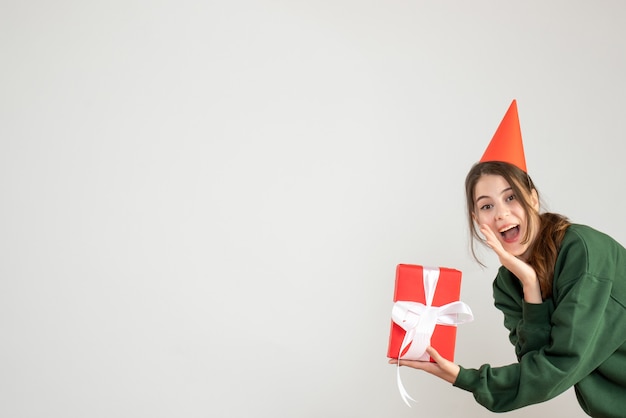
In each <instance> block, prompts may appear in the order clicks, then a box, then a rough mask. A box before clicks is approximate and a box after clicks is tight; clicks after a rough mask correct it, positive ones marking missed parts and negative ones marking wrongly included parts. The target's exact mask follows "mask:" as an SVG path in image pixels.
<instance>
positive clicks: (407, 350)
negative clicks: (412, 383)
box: [387, 264, 474, 406]
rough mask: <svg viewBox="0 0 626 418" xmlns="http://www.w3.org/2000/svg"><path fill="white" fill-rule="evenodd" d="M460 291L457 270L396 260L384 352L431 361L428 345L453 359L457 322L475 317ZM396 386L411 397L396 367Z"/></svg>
mask: <svg viewBox="0 0 626 418" xmlns="http://www.w3.org/2000/svg"><path fill="white" fill-rule="evenodd" d="M460 295H461V272H460V271H459V270H455V269H450V268H444V267H441V268H431V267H423V266H418V265H411V264H399V265H398V266H397V268H396V284H395V293H394V298H393V300H394V305H393V310H392V322H391V331H390V336H389V346H388V351H387V356H388V357H390V358H400V359H407V360H422V361H433V360H432V359H431V358H430V356H429V355H428V353H426V348H427V347H428V346H429V345H430V346H432V347H433V348H434V349H435V350H437V352H439V354H441V356H442V357H444V358H446V359H448V360H450V361H454V349H455V343H456V326H457V325H459V324H463V323H466V322H469V321H472V320H473V319H474V317H473V315H472V311H471V309H470V308H469V306H467V305H466V304H465V303H463V302H460V301H459V298H460ZM398 387H399V389H400V392H401V394H402V398H403V399H404V401H405V402H406V403H407V404H409V403H408V401H407V398H408V399H412V398H411V397H410V396H408V394H407V393H406V391H405V390H404V387H403V386H402V383H401V381H400V374H399V369H398ZM409 406H410V404H409Z"/></svg>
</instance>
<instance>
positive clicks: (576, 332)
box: [454, 245, 625, 412]
mask: <svg viewBox="0 0 626 418" xmlns="http://www.w3.org/2000/svg"><path fill="white" fill-rule="evenodd" d="M585 250H586V249H585V248H584V246H581V245H579V246H572V248H569V249H566V251H565V254H560V256H561V255H563V257H566V261H565V262H564V264H565V267H563V269H562V271H561V273H560V277H559V278H557V277H555V286H558V287H559V289H558V301H557V302H556V303H555V306H556V307H555V309H554V312H553V313H552V315H551V320H550V322H549V332H548V337H547V338H544V344H543V345H541V346H538V344H537V343H533V344H531V345H528V344H526V345H525V343H524V342H523V341H522V340H523V338H525V337H523V335H524V332H521V331H522V328H524V327H527V328H528V325H529V324H523V322H524V321H528V322H534V320H530V316H534V314H535V312H533V313H531V314H530V315H525V313H524V308H522V312H519V309H518V311H515V310H510V309H511V308H509V307H508V306H509V305H510V304H506V303H505V304H503V306H505V305H506V306H505V307H504V309H503V311H504V312H505V315H509V316H510V318H511V319H509V320H508V321H510V323H509V325H510V324H511V323H514V322H515V319H514V318H518V320H519V324H518V326H517V327H516V328H515V332H514V333H513V338H512V340H513V341H515V340H517V341H516V347H517V346H519V347H520V353H521V356H520V359H519V363H515V364H511V365H508V366H503V367H491V366H490V365H488V364H486V365H483V366H481V367H480V368H479V369H466V368H461V370H460V372H459V375H458V377H457V379H456V381H455V383H454V385H455V386H457V387H459V388H461V389H465V390H468V391H471V392H473V394H474V397H475V399H476V400H477V401H478V402H479V403H480V404H482V405H483V406H485V407H486V408H487V409H489V410H491V411H494V412H505V411H510V410H513V409H517V408H521V407H523V406H526V405H530V404H535V403H539V402H543V401H546V400H548V399H551V398H553V397H555V396H557V395H559V394H561V393H562V392H564V391H565V390H567V389H568V388H570V387H572V386H573V385H574V384H576V383H578V382H579V381H580V380H581V379H583V378H584V377H585V376H587V375H589V374H590V373H591V372H592V371H593V370H595V369H596V368H597V367H598V366H599V365H600V364H601V363H603V362H604V361H605V360H606V359H607V358H608V357H609V356H610V355H611V354H612V353H613V352H614V351H615V350H616V349H617V348H618V347H619V346H620V345H621V344H622V343H623V342H624V339H625V337H624V335H622V333H616V332H614V327H615V324H616V323H618V322H623V321H624V320H625V318H624V307H623V306H622V305H621V304H620V303H619V302H617V301H616V300H615V299H613V298H612V296H611V289H612V276H605V275H602V274H597V273H596V274H592V273H589V271H588V270H587V261H586V260H587V254H586V252H585ZM567 251H569V253H567ZM562 252H563V249H562ZM511 306H512V305H511ZM527 308H528V307H527ZM540 309H542V308H540ZM526 314H529V312H526ZM540 315H543V314H540ZM522 319H523V320H524V321H522ZM512 329H513V328H512ZM541 332H543V331H541ZM541 332H539V333H541ZM542 338H543V337H542ZM531 339H532V338H531Z"/></svg>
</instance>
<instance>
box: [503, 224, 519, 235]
mask: <svg viewBox="0 0 626 418" xmlns="http://www.w3.org/2000/svg"><path fill="white" fill-rule="evenodd" d="M513 228H517V225H511V226H509V227H506V228H502V229H501V230H500V233H502V232H506V231H508V230H511V229H513Z"/></svg>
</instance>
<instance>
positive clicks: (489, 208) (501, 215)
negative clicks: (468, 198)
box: [473, 174, 539, 260]
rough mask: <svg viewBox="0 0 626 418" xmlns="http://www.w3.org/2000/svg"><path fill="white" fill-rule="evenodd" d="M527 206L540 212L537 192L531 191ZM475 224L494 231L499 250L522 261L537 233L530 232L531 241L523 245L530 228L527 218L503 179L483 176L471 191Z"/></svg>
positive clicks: (516, 197)
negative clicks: (500, 244)
mask: <svg viewBox="0 0 626 418" xmlns="http://www.w3.org/2000/svg"><path fill="white" fill-rule="evenodd" d="M529 202H530V203H531V205H532V206H533V208H534V209H535V210H536V211H538V210H539V199H538V198H537V192H536V191H535V190H533V191H532V193H531V195H530V199H529ZM473 217H474V221H475V222H476V223H477V224H479V225H486V226H487V227H488V228H489V229H491V230H492V231H493V233H494V234H495V235H496V237H497V238H498V240H499V241H500V243H502V247H503V248H504V249H505V250H506V251H507V252H509V253H511V254H513V255H514V256H516V257H519V258H521V259H523V260H525V259H526V256H527V255H528V249H529V248H530V246H531V245H532V243H533V241H534V239H535V236H536V235H537V231H530V235H529V237H530V239H529V240H528V242H526V243H522V241H523V239H524V236H525V234H526V230H527V229H528V228H529V225H528V215H527V214H526V212H525V211H524V207H523V206H522V205H521V203H520V202H519V200H518V196H515V192H514V191H513V189H512V188H511V185H510V184H509V183H508V182H507V181H506V180H505V179H504V177H502V176H499V175H493V174H485V175H483V176H482V177H481V178H480V179H479V180H478V182H477V183H476V186H475V187H474V213H473Z"/></svg>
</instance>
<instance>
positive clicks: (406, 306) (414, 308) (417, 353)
mask: <svg viewBox="0 0 626 418" xmlns="http://www.w3.org/2000/svg"><path fill="white" fill-rule="evenodd" d="M423 271H424V294H425V296H426V305H424V304H423V303H419V302H411V301H403V300H399V301H397V302H396V303H395V304H394V305H393V309H392V311H391V317H392V319H393V322H395V323H396V324H398V325H399V326H400V327H402V329H404V330H405V331H406V334H405V335H404V340H403V341H402V345H401V346H400V351H399V352H398V367H397V381H398V390H399V391H400V396H402V400H403V401H404V402H405V403H406V404H407V405H408V406H409V407H410V406H411V404H410V403H409V399H410V400H412V401H413V402H416V401H415V399H413V398H412V397H411V396H410V395H409V394H408V392H407V391H406V389H405V388H404V385H403V384H402V379H400V359H407V360H420V361H429V360H430V357H429V355H428V353H426V348H427V347H428V346H429V345H430V338H431V337H432V335H433V332H434V331H435V326H436V325H437V324H441V325H452V326H456V325H460V324H464V323H466V322H470V321H472V320H473V319H474V315H473V314H472V310H471V309H470V307H469V306H467V305H466V304H465V303H463V302H459V301H456V302H451V303H448V304H446V305H443V306H438V307H437V306H432V303H433V297H434V296H435V289H436V288H437V281H438V280H439V269H438V268H430V267H424V268H423ZM409 344H410V345H411V346H410V347H409V349H408V350H407V352H406V353H404V355H402V356H401V354H402V352H403V351H404V349H405V348H406V347H407V346H408V345H409Z"/></svg>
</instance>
